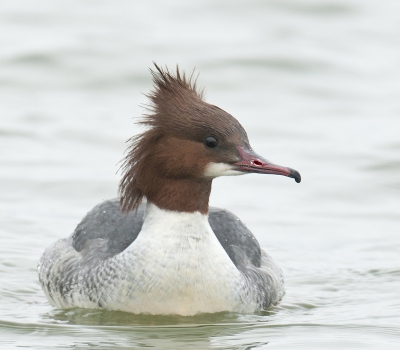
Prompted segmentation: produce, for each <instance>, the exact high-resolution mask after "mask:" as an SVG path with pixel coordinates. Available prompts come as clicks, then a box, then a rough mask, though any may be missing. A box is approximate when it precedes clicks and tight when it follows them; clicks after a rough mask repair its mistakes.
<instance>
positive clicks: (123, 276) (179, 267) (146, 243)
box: [104, 203, 256, 315]
mask: <svg viewBox="0 0 400 350" xmlns="http://www.w3.org/2000/svg"><path fill="white" fill-rule="evenodd" d="M112 260H114V261H113V262H112V265H113V266H115V269H116V270H117V271H118V272H117V274H118V278H117V279H114V280H113V283H112V284H111V285H109V286H108V287H106V290H104V292H106V293H107V294H108V295H107V297H106V300H107V302H106V307H107V308H109V309H119V310H124V311H129V312H134V313H152V314H174V313H175V314H181V315H193V314H196V313H200V312H218V311H236V312H249V311H253V310H254V309H255V308H256V306H255V305H252V304H253V303H252V302H250V301H247V302H245V301H244V300H245V299H246V298H245V294H246V285H245V279H244V278H243V276H242V274H241V273H240V271H239V270H237V268H236V267H235V265H234V264H233V263H232V261H231V260H230V258H229V257H228V255H227V254H226V252H225V250H224V249H223V247H222V246H221V244H220V243H219V241H218V239H217V238H216V236H215V234H214V233H213V232H212V229H211V227H210V225H209V223H208V219H207V216H206V215H202V214H201V213H199V212H195V213H181V212H173V211H167V210H163V209H160V208H158V207H157V206H155V205H154V204H151V203H148V205H147V211H146V215H145V221H144V224H143V228H142V231H141V232H140V234H139V236H138V237H137V239H136V240H135V241H134V242H133V243H132V244H131V245H130V246H129V247H128V248H127V249H126V250H125V251H124V252H122V253H121V254H119V255H118V256H116V257H114V258H112Z"/></svg>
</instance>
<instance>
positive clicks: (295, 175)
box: [289, 168, 301, 183]
mask: <svg viewBox="0 0 400 350" xmlns="http://www.w3.org/2000/svg"><path fill="white" fill-rule="evenodd" d="M289 169H290V168H289ZM290 177H293V178H294V180H295V181H296V182H297V183H300V182H301V175H300V173H299V172H298V171H297V170H294V169H290Z"/></svg>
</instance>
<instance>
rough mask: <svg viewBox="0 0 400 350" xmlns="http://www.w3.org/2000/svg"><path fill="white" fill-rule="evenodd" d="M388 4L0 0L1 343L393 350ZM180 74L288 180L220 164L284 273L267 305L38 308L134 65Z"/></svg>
mask: <svg viewBox="0 0 400 350" xmlns="http://www.w3.org/2000/svg"><path fill="white" fill-rule="evenodd" d="M399 11H400V3H399V2H398V1H393V0H392V1H385V2H377V1H372V0H362V1H361V0H347V1H344V0H342V1H333V0H328V1H317V0H279V1H206V0H201V1H196V2H190V1H146V2H145V1H137V2H134V1H123V0H117V1H94V0H93V1H90V0H87V1H49V0H38V1H8V2H7V1H6V2H4V3H3V4H1V6H0V43H1V50H0V96H1V102H0V150H1V151H0V282H1V283H0V348H1V349H14V348H19V347H21V348H28V349H87V348H94V349H132V348H133V349H136V348H152V347H153V348H159V349H208V348H210V349H214V348H215V349H321V348H323V349H399V348H400V104H399V93H400V21H399V16H398V14H399ZM152 61H156V62H157V63H159V64H160V65H165V64H167V65H168V66H169V67H171V68H173V67H174V66H175V65H176V64H177V63H179V64H180V65H181V67H182V68H184V69H186V70H187V71H191V70H192V69H193V68H194V67H196V68H197V71H199V72H200V73H201V74H200V77H199V81H198V82H199V85H200V86H204V87H206V100H207V102H210V103H213V104H216V105H218V106H219V107H221V108H223V109H225V110H227V111H228V112H230V113H231V114H233V115H234V116H235V117H236V118H237V119H239V121H240V122H241V123H242V124H243V126H244V127H245V128H246V130H247V132H248V135H249V138H250V141H251V143H252V146H253V148H254V149H255V150H256V151H257V152H258V153H259V154H261V155H263V156H264V157H266V158H267V159H270V160H271V161H274V162H276V163H278V164H282V165H286V166H289V167H292V168H294V169H296V170H298V171H300V173H301V174H302V178H303V181H302V182H301V184H296V183H295V182H294V181H293V180H292V179H287V178H283V177H275V176H260V175H247V176H242V177H231V178H219V179H217V180H216V181H215V182H214V184H213V193H212V196H211V204H212V205H214V206H220V207H224V208H227V209H229V210H231V211H232V212H234V213H235V214H236V215H238V216H239V217H240V218H241V219H242V220H243V221H244V222H245V223H246V225H247V226H248V227H249V228H250V229H251V230H252V232H253V233H254V234H255V235H256V236H257V238H258V239H259V241H260V244H261V245H262V247H263V248H264V249H266V250H267V251H268V252H269V253H270V254H272V256H273V257H274V258H275V260H277V261H278V263H279V265H280V266H281V267H282V268H283V270H284V273H285V279H286V292H287V293H286V296H285V297H284V299H283V300H282V302H281V303H280V304H279V305H278V306H277V307H275V308H273V309H271V310H270V311H268V312H265V313H260V314H255V315H240V314H215V315H198V316H196V317H186V318H185V317H178V316H158V317H157V316H145V315H131V314H125V313H119V312H110V311H101V310H82V309H73V310H56V309H52V308H51V306H50V305H49V304H48V302H47V300H46V298H45V296H44V294H43V292H42V290H41V288H40V285H39V283H38V279H37V272H36V264H37V260H38V259H39V257H40V255H41V254H42V252H43V251H44V249H45V248H46V247H47V246H48V245H50V244H51V243H52V242H54V241H55V240H57V239H60V238H63V237H66V236H68V235H69V234H70V233H71V232H72V231H73V230H74V228H75V226H76V225H77V224H78V222H79V221H80V219H81V218H82V217H83V216H84V215H85V214H86V212H88V211H89V210H90V209H91V208H92V207H93V206H94V205H96V204H97V203H99V202H100V201H101V200H103V199H107V198H113V197H115V196H116V194H117V187H118V181H119V179H120V174H116V171H117V169H118V165H117V163H118V162H119V161H120V159H121V158H122V156H123V152H124V149H125V143H124V142H125V140H127V139H128V138H129V137H131V136H132V135H134V134H136V133H138V132H140V130H141V129H140V127H138V126H137V125H134V120H133V119H132V118H133V117H135V116H140V115H141V114H142V113H143V108H141V107H140V104H143V103H146V98H145V96H143V95H142V94H141V93H142V92H148V91H149V89H150V88H151V79H150V74H149V72H148V71H147V69H148V67H149V66H151V62H152Z"/></svg>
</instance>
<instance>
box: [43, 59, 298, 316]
mask: <svg viewBox="0 0 400 350" xmlns="http://www.w3.org/2000/svg"><path fill="white" fill-rule="evenodd" d="M150 72H151V74H152V78H153V85H154V86H153V89H152V90H151V92H150V93H148V94H146V96H147V98H148V99H149V101H150V103H149V104H148V106H147V111H146V113H145V114H144V115H143V116H142V117H141V118H140V120H139V121H138V123H140V124H141V125H144V126H145V127H146V129H145V131H144V132H142V133H140V134H138V135H136V136H134V137H132V138H131V139H129V140H128V148H127V152H126V156H125V157H124V159H123V160H122V165H121V172H122V178H121V181H120V184H119V197H118V198H115V199H110V200H105V201H103V202H102V203H100V204H98V205H96V206H95V207H94V208H93V209H92V210H91V211H89V212H88V213H87V215H86V216H85V217H84V218H83V219H82V221H81V222H80V223H79V224H78V226H77V227H76V229H75V231H74V232H73V233H72V234H71V235H70V236H69V237H67V238H64V239H60V240H58V241H57V242H55V243H53V244H52V245H51V246H50V247H48V248H47V249H46V250H45V252H44V254H43V256H42V257H41V259H40V260H39V263H38V274H39V281H40V284H41V286H42V289H43V291H44V293H45V295H46V297H47V299H48V300H49V302H50V304H51V305H52V306H53V307H56V308H60V309H69V308H86V309H106V310H118V311H124V312H130V313H134V314H151V315H171V314H175V315H182V316H192V315H196V314H202V313H217V312H234V313H254V312H259V311H262V310H267V309H268V308H270V307H272V306H273V305H276V304H277V303H279V301H280V300H281V299H282V297H283V295H284V294H285V289H284V279H283V274H282V270H281V268H280V267H279V266H278V265H277V263H276V262H275V261H274V260H273V259H272V257H271V256H270V255H269V254H267V252H266V251H265V250H264V249H261V247H260V244H259V243H258V241H257V239H256V238H255V236H254V235H253V234H252V233H251V232H250V230H249V229H248V228H247V227H246V226H245V225H244V224H243V222H242V221H240V220H239V218H238V217H237V216H236V215H234V214H233V213H231V212H229V211H227V210H225V209H221V208H216V207H210V206H209V198H210V193H211V185H212V182H213V180H214V179H215V178H217V177H220V176H234V175H244V174H251V173H256V174H274V175H282V176H286V177H289V178H293V179H294V180H295V181H296V182H297V183H299V182H300V181H301V176H300V174H299V172H298V171H296V170H294V169H291V168H288V167H284V166H279V165H276V164H274V163H271V162H270V161H268V160H266V159H265V158H263V157H261V156H260V155H258V154H257V153H256V152H255V151H254V150H253V149H252V147H251V146H250V143H249V139H248V136H247V133H246V131H245V129H244V128H243V127H242V125H241V124H240V123H239V121H238V120H237V119H235V118H234V117H233V116H232V115H230V114H229V113H227V112H226V111H224V110H222V109H221V108H219V107H217V106H215V105H212V104H209V103H207V102H206V101H205V99H204V90H201V89H199V88H198V87H197V77H195V76H194V74H193V73H192V74H190V75H187V74H185V73H184V72H183V71H182V70H180V69H179V67H178V66H177V67H176V70H172V71H171V70H169V69H168V68H167V67H160V66H159V65H157V64H154V68H150Z"/></svg>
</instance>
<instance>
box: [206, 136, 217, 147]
mask: <svg viewBox="0 0 400 350" xmlns="http://www.w3.org/2000/svg"><path fill="white" fill-rule="evenodd" d="M204 144H205V145H206V146H207V147H208V148H215V147H217V146H218V141H217V139H216V138H215V137H212V136H209V137H206V139H205V140H204Z"/></svg>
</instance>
